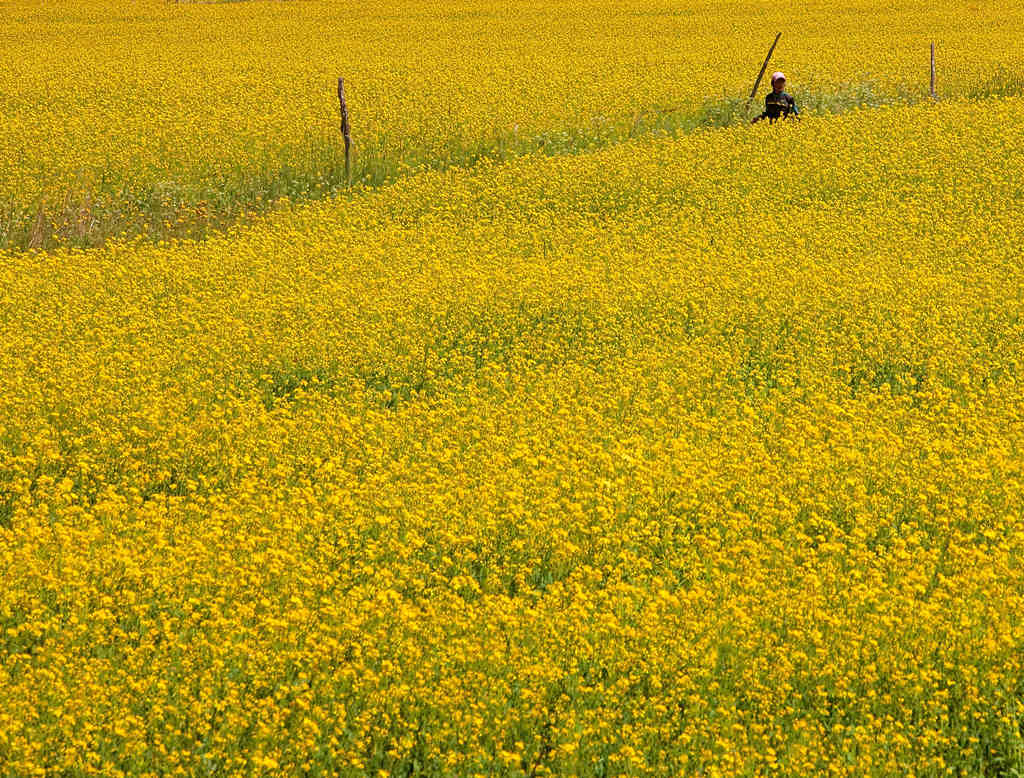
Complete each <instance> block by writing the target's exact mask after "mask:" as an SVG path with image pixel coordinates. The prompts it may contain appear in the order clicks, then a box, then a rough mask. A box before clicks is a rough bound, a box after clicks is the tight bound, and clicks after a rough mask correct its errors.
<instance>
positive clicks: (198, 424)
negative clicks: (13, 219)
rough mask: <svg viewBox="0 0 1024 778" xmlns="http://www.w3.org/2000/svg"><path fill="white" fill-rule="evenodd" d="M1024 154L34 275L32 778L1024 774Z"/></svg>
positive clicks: (14, 533) (13, 694)
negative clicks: (1023, 729)
mask: <svg viewBox="0 0 1024 778" xmlns="http://www.w3.org/2000/svg"><path fill="white" fill-rule="evenodd" d="M7 5H8V6H10V5H11V4H7ZM296 5H297V4H296ZM127 7H130V8H135V6H134V5H132V6H126V8H127ZM291 7H292V4H284V3H281V4H271V3H268V4H260V5H257V4H252V5H251V6H247V7H246V8H245V9H243V10H242V11H240V12H241V13H253V14H265V15H267V16H273V15H275V14H277V15H279V16H281V17H284V16H286V14H287V12H288V11H289V9H290V8H291ZM310 7H311V8H312V9H314V10H315V9H319V8H320V6H319V5H317V4H311V6H310ZM459 7H460V8H461V7H463V6H459ZM467 7H468V6H467ZM615 7H616V8H618V9H620V11H619V12H622V13H624V11H622V10H621V9H623V8H624V6H615ZM922 7H923V6H922ZM541 8H542V7H541V6H526V7H525V9H524V11H523V12H524V13H534V14H539V13H540V12H541V11H540V10H538V9H541ZM824 8H825V6H821V7H820V12H821V13H824ZM969 8H972V9H974V12H977V13H982V11H984V10H985V9H988V10H990V11H991V10H992V9H994V8H995V4H985V3H981V4H977V5H974V6H969ZM140 9H141V10H139V11H138V13H139V14H140V17H139V18H140V21H139V24H142V25H145V24H148V22H146V21H145V20H146V19H148V18H149V17H148V16H146V14H154V15H156V16H158V17H159V18H160V19H166V18H177V17H174V14H181V15H183V16H187V15H188V14H201V13H202V14H211V15H213V14H222V15H226V14H228V13H229V12H231V11H230V10H229V9H230V7H229V6H216V7H207V8H203V9H202V10H200V9H198V8H187V9H178V8H174V7H171V6H167V7H166V8H165V7H161V8H159V9H155V10H153V9H151V8H150V7H149V6H145V5H142V4H140ZM4 12H5V13H10V8H6V7H5V11H4ZM50 12H51V11H47V13H50ZM236 12H238V11H236ZM25 13H26V14H28V13H29V12H28V11H26V12H25ZM97 13H99V11H98V12H97ZM465 13H466V14H467V15H466V16H465V17H455V18H459V19H462V21H460V22H459V24H464V25H471V24H473V23H475V22H474V17H473V16H472V15H470V14H469V12H468V10H467V11H465ZM737 13H739V11H737ZM453 14H454V11H453ZM160 23H161V24H162V23H165V22H163V21H161V22H160ZM282 23H283V22H282ZM772 23H773V20H771V19H770V17H767V18H766V17H763V16H762V17H758V18H756V19H754V20H753V21H751V23H750V24H751V28H752V29H753V28H755V27H756V28H758V29H759V30H763V28H764V27H765V25H766V24H768V25H772ZM453 24H455V22H453ZM680 24H682V22H680ZM946 29H947V31H949V30H950V29H951V28H950V27H947V28H946ZM296 34H298V32H296ZM877 34H878V35H879V36H881V33H877ZM986 34H987V33H986ZM992 34H993V35H995V34H996V32H995V31H993V32H992ZM1000 34H1001V33H1000ZM866 40H868V41H869V42H870V41H875V39H866ZM879 40H880V38H879ZM197 45H198V44H197ZM310 45H312V44H310ZM390 45H395V46H397V45H398V41H397V38H396V39H395V40H393V41H391V42H390ZM872 45H874V46H876V47H879V48H880V47H881V45H882V44H881V43H879V42H877V41H876V42H874V43H872ZM225 46H229V42H228V41H227V40H225ZM740 48H742V47H738V48H737V54H736V56H737V57H739V49H740ZM549 53H550V52H549ZM549 53H544V54H539V55H538V56H542V57H543V56H547V55H548V54H549ZM677 53H678V52H677ZM284 54H285V55H286V56H293V54H294V53H293V52H289V51H287V50H285V52H284ZM295 56H296V60H299V59H301V57H299V56H298V55H297V54H295ZM657 56H662V55H657ZM664 56H665V57H668V56H669V54H668V53H667V52H666V53H665V54H664ZM672 56H675V54H673V55H672ZM679 56H683V55H679ZM686 56H698V55H696V54H693V53H692V52H691V53H690V54H686ZM792 56H794V57H796V56H797V55H796V53H794V54H793V55H792ZM801 56H806V59H802V60H790V62H791V64H792V67H793V69H794V70H797V69H798V68H799V67H803V68H805V69H807V70H806V71H805V72H809V70H810V68H811V67H812V62H813V61H814V60H813V59H812V58H811V57H810V55H801ZM865 56H867V55H866V54H865ZM993 56H994V55H993ZM167 59H168V61H169V60H170V59H172V56H171V52H167ZM230 60H231V57H230V56H229V55H227V54H226V56H225V58H224V60H223V62H220V61H218V62H217V63H216V64H211V65H210V67H211V68H214V69H216V68H220V67H227V64H226V63H228V62H229V61H230ZM189 61H190V62H191V63H192V64H190V65H189V67H198V65H197V64H195V63H196V62H198V61H199V60H198V58H192V59H190V60H189ZM322 61H323V60H322ZM552 61H554V59H552ZM866 62H867V60H865V61H864V62H863V63H858V66H859V67H860V66H864V67H866ZM466 66H467V67H468V63H467V64H466ZM424 67H426V64H424ZM787 67H789V65H787ZM651 70H652V72H658V73H659V75H658V76H656V77H657V78H661V77H662V76H661V75H660V71H659V70H658V68H655V67H652V68H651ZM624 72H628V68H626V70H625V71H624ZM907 72H909V71H900V73H904V74H905V73H907ZM322 75H323V77H324V78H326V77H327V75H328V72H327V70H326V69H325V70H324V71H323V72H322ZM897 75H899V73H897ZM822 77H823V78H825V77H827V78H837V77H838V76H837V73H836V71H827V72H825V73H824V74H823V76H822ZM966 87H967V85H965V88H966ZM260 88H261V89H262V88H265V87H260ZM587 88H588V89H589V87H587ZM690 88H691V86H690V85H685V86H682V87H681V89H690ZM313 93H314V89H313V88H312V87H309V92H308V94H310V95H311V94H313ZM586 94H588V93H586V92H584V97H582V98H581V101H582V102H581V103H580V105H581V106H583V107H582V108H581V107H579V106H577V108H578V110H581V111H583V112H584V113H585V112H587V111H589V110H590V108H589V107H588V106H590V105H592V103H589V102H587V100H589V99H590V98H588V97H586ZM595 94H596V91H595ZM689 94H690V95H691V96H692V95H694V94H696V92H691V93H689ZM655 95H657V96H658V97H661V96H664V95H663V94H662V93H661V92H660V87H658V85H657V84H654V85H652V91H651V92H650V93H648V96H649V97H653V96H655ZM676 96H679V97H684V96H686V95H685V94H680V95H676ZM214 97H216V95H211V99H212V98H214ZM496 99H499V98H496ZM500 99H506V98H504V97H503V98H500ZM507 99H509V100H511V99H512V98H507ZM618 99H623V100H625V99H626V98H625V97H621V98H618ZM630 99H632V98H630ZM645 99H646V98H645ZM370 102H372V101H370ZM471 103H472V101H471V100H470V101H468V102H467V103H465V104H460V105H463V106H464V107H463V108H459V109H458V110H460V111H461V110H468V109H465V106H468V105H469V104H471ZM555 103H556V101H555V100H552V103H551V106H552V112H551V113H549V114H548V115H547V118H545V119H544V121H550V122H557V121H559V119H558V118H557V116H556V114H555V113H554V106H555ZM188 104H189V103H188V102H187V101H186V102H185V103H183V105H188ZM304 104H305V103H304ZM125 110H129V109H127V108H126V109H125ZM493 113H494V116H493V117H492V118H493V120H494V122H495V123H497V122H501V121H505V120H506V118H505V117H504V116H503V115H502V113H501V111H500V110H496V111H494V112H493ZM463 115H464V116H466V115H467V114H463ZM1022 115H1024V100H1021V99H1017V98H1006V99H990V100H985V101H976V102H975V101H967V100H963V101H950V102H944V103H941V104H938V105H932V104H921V105H917V106H912V107H893V108H881V109H879V110H874V111H861V112H856V113H848V114H845V115H842V116H835V117H832V118H829V119H821V118H814V117H811V118H807V119H805V120H804V121H803V122H802V123H800V124H792V125H789V124H784V125H777V126H774V127H768V126H766V125H759V126H756V127H753V128H751V127H748V126H737V127H733V128H728V129H723V130H716V131H709V132H701V133H696V134H692V135H689V136H687V137H684V138H680V139H660V140H657V139H650V138H646V139H640V140H634V141H630V142H627V143H625V144H622V145H617V146H615V147H614V148H607V149H603V150H600V151H597V152H594V153H588V154H580V155H575V156H562V157H554V158H545V157H542V156H531V157H527V158H523V159H519V160H514V161H510V162H506V163H500V164H498V163H491V162H484V163H481V164H479V165H477V166H476V167H474V168H473V169H470V170H467V169H449V170H446V171H425V172H420V173H417V174H411V175H408V176H406V177H404V178H403V179H402V180H400V181H398V182H396V183H394V184H393V185H391V186H388V187H384V188H381V189H379V190H375V191H365V192H361V193H356V194H353V195H352V196H350V197H346V198H342V199H336V200H331V201H327V200H325V201H322V202H319V203H314V204H308V205H296V206H294V207H291V208H287V209H284V210H280V211H277V212H275V213H273V214H272V215H270V216H269V217H268V218H266V219H264V220H259V221H257V222H255V223H253V224H251V225H249V226H245V227H237V228H235V229H233V230H231V231H229V232H228V233H225V234H223V235H218V236H214V237H212V238H210V239H209V240H208V241H205V242H188V241H181V242H169V243H168V242H165V243H160V244H154V243H152V242H148V241H146V240H143V239H141V238H140V239H138V240H134V241H113V242H110V243H108V245H106V246H105V247H102V248H98V249H88V250H85V249H73V248H67V249H63V250H59V251H54V252H48V253H42V252H32V253H7V254H0V398H2V405H0V581H2V582H3V584H2V586H0V775H9V776H23V775H68V776H78V775H102V776H111V775H132V776H144V775H146V776H162V775H174V774H178V775H196V776H202V775H225V776H226V775H267V776H271V775H323V776H327V775H348V776H361V775H380V776H384V775H431V776H467V775H481V776H492V775H497V776H541V775H561V776H570V775H576V776H610V775H637V776H639V775H659V776H661V775H664V776H669V775H717V776H744V775H785V776H789V775H807V776H812V775H813V776H817V775H858V776H861V775H894V776H895V775H918V776H931V775H935V776H938V775H1012V774H1014V773H1013V771H1014V770H1017V771H1020V770H1021V769H1024V763H1022V753H1024V739H1022V736H1021V721H1022V716H1024V697H1022V694H1024V657H1022V654H1021V650H1022V647H1024V567H1022V561H1024V560H1022V553H1024V527H1022V524H1021V515H1022V511H1024V495H1022V483H1024V481H1022V479H1024V459H1022V452H1024V374H1022V369H1024V364H1022V354H1024V303H1022V300H1024V261H1022V259H1024V256H1022V249H1021V246H1022V245H1024V193H1022V190H1021V180H1022V174H1024V133H1022V132H1021V130H1020V117H1021V116H1022ZM187 116H189V113H188V111H187V110H186V111H184V112H183V120H185V119H184V117H187ZM563 118H564V117H563ZM262 120H263V119H262V118H261V121H262ZM140 121H149V118H148V117H146V118H141V119H140ZM267 121H270V119H268V120H267ZM366 121H368V119H367V120H366ZM407 121H408V122H409V124H407V125H402V127H406V128H407V127H414V126H415V123H416V121H417V119H416V118H415V116H414V115H413V116H410V117H407ZM481 121H482V120H481ZM213 122H214V128H213V129H211V132H217V131H219V130H217V129H216V127H215V125H216V119H214V120H213ZM324 122H325V124H326V123H327V119H324ZM466 126H470V127H474V126H477V127H478V126H480V125H473V124H472V123H470V124H467V125H466ZM118 131H120V130H118ZM253 131H254V133H256V134H257V135H258V134H259V132H260V130H259V129H254V130H253ZM325 131H326V130H325ZM404 131H406V130H404V129H403V130H397V132H404ZM125 132H126V133H127V132H128V131H127V130H125ZM142 135H143V134H140V136H139V137H140V138H141V137H142ZM126 137H127V136H126ZM132 137H134V136H132ZM148 140H153V139H152V138H149V139H148ZM148 140H147V141H146V142H148ZM141 142H143V141H140V143H141ZM232 148H233V147H230V148H227V149H226V150H225V151H226V153H227V155H228V156H229V157H230V155H231V154H235V153H241V152H235V151H232V150H231V149H232ZM188 150H189V149H187V148H186V149H182V153H185V152H187V151H188ZM146 153H148V152H146ZM199 153H200V159H202V156H201V154H202V153H203V148H202V147H200V149H199Z"/></svg>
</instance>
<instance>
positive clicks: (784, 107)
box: [750, 71, 800, 124]
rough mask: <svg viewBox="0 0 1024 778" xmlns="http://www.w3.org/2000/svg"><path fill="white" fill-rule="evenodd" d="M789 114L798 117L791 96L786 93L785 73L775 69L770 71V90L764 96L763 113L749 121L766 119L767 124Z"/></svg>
mask: <svg viewBox="0 0 1024 778" xmlns="http://www.w3.org/2000/svg"><path fill="white" fill-rule="evenodd" d="M790 116H793V117H794V118H795V119H799V118H800V112H799V111H798V110H797V109H796V101H795V100H794V99H793V96H792V95H790V94H787V93H786V76H785V74H784V73H780V72H779V71H775V72H774V73H772V91H771V92H769V93H768V94H767V95H765V98H764V113H763V114H761V115H760V116H755V117H754V118H753V119H752V120H751V122H750V123H751V124H754V123H755V122H759V121H761V120H762V119H767V120H768V123H769V124H774V123H775V121H776V120H777V119H787V118H789V117H790Z"/></svg>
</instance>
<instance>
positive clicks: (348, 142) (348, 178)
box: [338, 78, 352, 184]
mask: <svg viewBox="0 0 1024 778" xmlns="http://www.w3.org/2000/svg"><path fill="white" fill-rule="evenodd" d="M338 104H339V105H340V106H341V137H342V138H344V139H345V182H346V183H348V184H351V183H352V167H351V160H350V157H351V149H352V136H351V135H350V133H349V126H348V106H347V105H346V104H345V79H343V78H339V79H338Z"/></svg>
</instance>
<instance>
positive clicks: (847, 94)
mask: <svg viewBox="0 0 1024 778" xmlns="http://www.w3.org/2000/svg"><path fill="white" fill-rule="evenodd" d="M764 91H765V90H763V89H762V90H760V92H759V96H758V97H757V98H755V99H754V100H753V101H751V102H749V104H748V100H747V98H745V97H736V96H723V97H720V98H712V99H708V100H706V101H705V102H704V104H703V105H701V106H700V107H699V108H697V110H692V109H689V110H688V109H687V107H682V106H663V105H655V106H651V107H650V108H648V109H647V110H644V111H639V112H637V113H635V114H633V115H630V116H618V117H612V118H601V119H595V120H594V121H592V122H591V123H590V124H587V125H583V126H576V127H565V128H561V129H558V130H549V131H546V132H541V133H534V134H523V135H520V134H519V133H518V132H514V131H510V132H506V133H502V134H495V135H492V136H487V137H480V138H475V139H453V140H452V141H451V142H450V143H449V144H448V145H447V146H446V147H445V148H443V149H442V150H441V151H440V153H437V152H433V153H428V152H425V151H424V150H423V149H422V148H417V147H416V146H415V145H413V144H410V143H408V142H402V141H400V142H397V143H396V142H395V141H394V140H392V139H390V138H387V137H384V136H377V137H370V138H361V137H360V136H359V132H358V127H356V128H355V130H354V139H353V140H354V153H353V159H352V164H351V171H350V174H346V170H345V160H344V152H343V149H342V144H341V140H340V137H339V138H333V137H320V138H316V137H310V138H309V139H307V140H306V142H304V143H303V144H301V145H299V146H295V147H291V148H288V149H285V150H284V151H283V152H281V153H280V154H279V155H276V156H269V157H266V158H263V159H244V160H235V161H234V162H233V164H232V165H230V166H227V167H224V168H210V169H205V170H196V171H183V174H182V175H181V176H180V177H178V178H174V177H173V175H172V176H171V180H170V181H164V182H161V183H159V184H153V183H145V182H143V183H138V184H135V183H133V182H130V181H83V182H81V183H79V184H78V185H76V186H75V187H72V188H69V189H67V190H64V191H60V192H51V193H49V195H48V196H46V197H44V198H41V199H39V200H36V201H35V202H30V203H24V202H8V203H5V204H0V249H9V250H14V251H19V250H26V249H44V250H45V249H51V248H54V247H57V246H62V245H63V246H77V247H93V246H98V245H101V244H103V243H104V242H106V241H107V240H109V239H110V238H112V237H116V236H128V237H134V236H138V235H142V236H147V237H149V238H151V239H152V240H154V241H157V240H167V239H172V238H187V239H203V238H205V237H206V236H208V235H209V234H210V233H211V232H216V231H220V230H223V229H225V228H226V227H228V226H230V225H232V224H235V223H238V222H244V221H246V220H248V219H251V218H252V217H254V216H258V215H259V214H262V213H265V212H267V211H268V210H271V209H273V208H274V207H275V204H277V203H280V202H281V201H282V200H285V201H288V202H294V201H303V200H316V199H321V198H325V197H334V196H337V195H339V194H342V193H344V192H346V191H350V190H361V189H365V188H373V187H379V186H381V185H384V184H387V183H388V182H390V181H394V180H396V179H398V178H400V177H402V176H404V175H408V174H410V173H414V172H417V171H422V170H436V169H444V168H448V167H470V166H472V165H475V164H477V163H479V162H481V161H483V160H496V161H502V160H507V159H512V158H515V157H521V156H524V155H528V154H540V155H543V156H556V155H564V154H579V153H585V152H588V151H593V150H596V149H600V148H604V147H607V146H611V145H615V144H618V143H622V142H625V141H628V140H630V139H632V138H638V137H664V136H678V135H682V134H686V133H692V132H698V131H702V130H707V129H711V128H718V127H729V126H733V125H736V124H743V123H745V122H747V121H748V120H749V118H750V117H751V116H756V115H757V114H758V112H759V111H760V109H761V104H762V100H763V92H764ZM793 94H794V97H795V98H796V100H797V105H798V106H799V108H800V111H801V114H802V115H804V116H828V115H831V114H838V113H845V112H847V111H852V110H859V109H865V108H875V107H879V106H883V105H910V104H913V103H917V102H921V101H922V100H926V99H928V97H927V95H926V94H924V93H914V92H897V93H893V92H885V91H883V90H881V89H879V88H878V87H877V85H875V84H872V83H862V84H850V85H846V86H843V87H840V88H838V89H836V90H833V91H829V92H825V91H818V90H809V89H800V88H797V89H795V90H793ZM1014 95H1024V76H1021V75H1019V74H1013V73H1009V72H1000V73H996V74H995V75H994V76H993V77H992V78H991V79H989V80H988V81H987V82H985V83H984V84H981V85H979V86H977V87H976V88H975V89H973V90H970V91H968V92H966V93H965V96H966V97H967V98H968V99H977V100H981V99H986V98H993V97H1008V96H1014Z"/></svg>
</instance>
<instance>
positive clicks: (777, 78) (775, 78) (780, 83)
mask: <svg viewBox="0 0 1024 778" xmlns="http://www.w3.org/2000/svg"><path fill="white" fill-rule="evenodd" d="M785 88H786V74H785V73H783V72H782V71H779V70H776V71H775V72H774V73H772V89H774V90H775V91H776V92H781V91H782V90H783V89H785Z"/></svg>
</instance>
